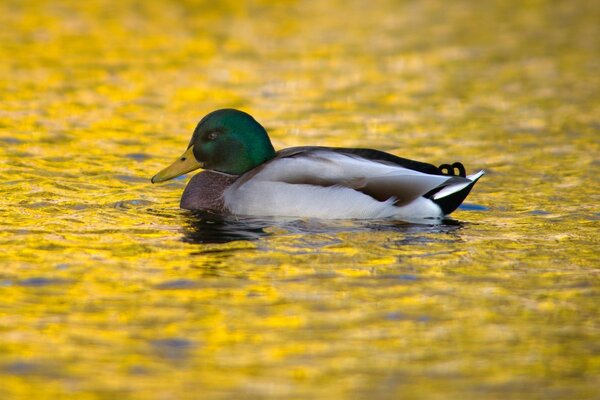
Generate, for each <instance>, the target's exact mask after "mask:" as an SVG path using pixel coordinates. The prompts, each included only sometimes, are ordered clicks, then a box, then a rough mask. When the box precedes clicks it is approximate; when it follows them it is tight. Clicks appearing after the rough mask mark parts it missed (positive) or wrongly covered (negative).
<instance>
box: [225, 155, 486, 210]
mask: <svg viewBox="0 0 600 400" xmlns="http://www.w3.org/2000/svg"><path fill="white" fill-rule="evenodd" d="M480 174H482V172H480V173H479V174H475V175H473V177H475V178H479V176H481V175H480ZM469 178H470V177H469ZM455 182H456V183H455ZM469 183H471V179H465V178H456V177H451V176H446V175H429V174H425V173H421V172H418V171H414V170H411V169H407V168H403V167H400V166H397V165H392V164H387V163H382V162H376V161H373V160H368V159H364V158H361V157H358V156H353V155H347V154H340V153H336V152H333V151H327V150H323V151H318V152H315V153H314V154H311V155H310V156H308V157H304V156H303V157H288V158H281V159H274V160H273V161H271V162H269V163H267V164H265V165H264V166H263V167H262V168H261V169H260V170H259V171H258V172H257V173H256V174H255V175H254V176H252V177H251V178H249V179H240V180H238V181H236V182H235V183H234V184H233V185H232V186H231V187H229V188H228V189H227V190H225V192H224V194H223V200H224V204H225V207H226V208H227V209H228V210H229V211H230V212H231V213H233V214H237V215H249V216H289V217H312V218H334V219H338V218H355V219H380V218H393V219H398V220H405V221H406V220H414V219H423V218H441V217H442V216H443V213H442V210H441V208H440V207H439V206H438V205H437V204H436V203H434V202H433V201H431V200H430V199H427V198H424V197H422V196H423V195H424V194H426V193H427V192H429V191H431V190H433V189H435V188H438V187H440V186H444V185H449V186H447V187H446V188H444V189H442V190H441V191H447V193H446V195H448V194H451V193H454V192H456V191H458V190H460V189H461V188H464V187H465V186H466V185H468V184H469ZM455 186H456V187H457V188H455V189H454V187H455ZM458 186H460V188H458ZM451 188H453V189H452V190H451ZM361 189H362V191H361ZM371 190H374V191H376V192H378V193H382V194H384V195H385V198H386V200H383V201H379V200H377V199H376V198H374V197H372V196H370V195H368V194H365V193H363V192H369V191H371ZM440 197H444V195H442V196H440Z"/></svg>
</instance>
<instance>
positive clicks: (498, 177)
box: [0, 0, 600, 399]
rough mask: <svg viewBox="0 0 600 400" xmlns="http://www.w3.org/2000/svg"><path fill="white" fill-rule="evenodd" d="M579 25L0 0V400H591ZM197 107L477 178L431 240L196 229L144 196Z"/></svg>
mask: <svg viewBox="0 0 600 400" xmlns="http://www.w3.org/2000/svg"><path fill="white" fill-rule="evenodd" d="M599 20H600V9H599V8H598V7H597V5H596V4H594V2H593V1H592V2H586V1H543V0H542V1H519V2H517V1H494V0H490V1H483V2H471V1H467V0H459V1H455V2H444V3H441V2H437V1H434V0H421V1H391V0H390V1H386V0H383V1H380V2H374V3H369V5H368V6H367V5H366V4H365V3H364V2H361V1H350V2H348V1H346V2H342V1H327V2H298V1H291V0H290V1H283V2H269V1H263V0H257V1H248V2H239V1H222V2H218V3H214V2H202V1H201V2H195V1H179V2H167V1H155V2H137V1H133V0H125V1H121V2H109V1H106V0H90V1H86V2H77V1H73V0H64V1H50V2H45V1H36V0H26V1H17V0H6V1H3V2H2V3H1V4H0V26H2V29H0V43H1V46H0V58H1V59H2V60H3V61H2V62H1V63H0V90H1V92H2V102H1V104H2V107H0V181H1V182H2V183H1V184H0V228H1V229H0V246H1V247H2V250H3V251H2V252H0V298H1V299H2V301H0V382H1V384H0V398H2V399H31V398H36V399H57V398H77V399H88V398H89V399H98V398H100V399H103V398H106V399H205V398H216V399H219V398H232V397H237V398H252V399H254V398H366V397H368V398H403V399H420V398H426V399H442V398H461V397H462V398H486V399H506V398H511V399H514V398H564V399H574V398H577V399H586V398H589V399H592V398H597V397H598V387H600V347H599V344H598V343H600V325H599V321H600V315H599V312H598V304H599V302H600V273H599V272H600V269H599V267H598V249H599V248H600V239H599V235H598V231H599V229H598V228H599V227H600V209H599V207H598V204H600V195H599V192H598V184H599V181H598V177H597V174H596V170H597V168H598V167H599V166H600V163H599V159H598V155H599V154H600V140H599V139H600V134H599V129H600V96H598V93H599V89H600V85H599V83H600V75H599V74H598V73H597V71H598V70H600V48H599V42H598V39H597V38H598V37H600V31H599V30H600V24H598V21H599ZM221 107H238V108H242V109H244V110H245V111H248V112H250V113H251V114H253V115H254V116H255V117H256V118H257V119H258V120H259V121H261V122H262V123H264V124H265V126H266V127H267V129H268V130H269V132H270V134H271V136H272V138H273V142H274V144H275V146H276V147H277V148H283V147H288V146H295V145H326V146H344V147H375V148H379V149H382V150H386V151H390V152H393V153H395V154H398V155H401V156H404V157H408V158H413V159H418V160H423V161H428V162H431V163H434V164H441V163H444V162H448V161H458V160H460V161H462V162H463V163H464V164H465V165H466V166H467V168H468V170H469V171H474V170H477V169H480V168H482V169H485V170H486V171H487V175H486V176H484V177H483V178H482V180H481V181H480V182H479V183H478V185H477V187H476V188H475V189H474V190H473V192H472V194H471V195H470V197H469V199H468V204H467V205H466V207H464V209H462V210H459V211H457V212H456V213H455V214H453V218H454V220H453V222H452V221H451V222H449V223H447V224H445V225H440V226H412V225H405V224H398V223H391V222H388V221H369V222H356V221H329V222H327V221H318V220H310V219H309V220H300V221H298V220H277V221H274V220H243V221H240V220H223V221H213V220H207V219H206V218H204V217H203V216H199V215H194V214H191V213H189V212H186V211H182V210H180V209H179V208H178V202H179V197H180V195H181V192H182V190H183V188H184V186H185V182H186V181H187V178H182V179H177V180H175V181H173V182H170V183H166V184H162V185H151V184H150V183H149V178H150V177H151V176H152V175H153V174H154V173H155V172H156V171H158V170H159V169H160V168H162V167H163V166H165V165H166V164H167V163H169V162H170V161H171V159H173V157H176V156H177V155H178V154H180V153H181V151H182V150H183V149H184V146H185V144H186V143H187V142H188V140H189V135H190V134H191V131H192V130H193V128H194V126H195V124H196V123H197V121H198V119H199V118H200V117H202V116H203V115H204V114H206V113H208V112H209V111H212V110H214V109H217V108H221Z"/></svg>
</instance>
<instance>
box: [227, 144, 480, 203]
mask: <svg viewBox="0 0 600 400" xmlns="http://www.w3.org/2000/svg"><path fill="white" fill-rule="evenodd" d="M246 175H248V176H244V177H243V179H242V180H240V181H238V182H236V184H239V185H242V184H243V183H244V181H247V180H250V179H252V180H259V181H272V182H283V183H289V184H305V185H313V186H325V187H329V186H338V187H339V186H341V187H347V188H351V189H354V190H357V191H360V192H362V193H364V194H366V195H369V196H371V197H373V198H374V199H377V200H379V201H386V200H389V199H392V198H393V199H394V201H395V204H396V205H404V204H407V203H410V202H411V201H413V200H414V199H416V198H418V197H420V196H423V195H425V194H427V193H429V192H432V191H435V190H441V189H443V188H444V187H446V186H449V185H456V184H461V183H467V182H469V181H468V180H467V179H466V178H462V177H456V176H446V175H432V174H426V173H423V172H419V171H415V170H412V169H408V168H404V167H401V166H397V165H392V164H389V163H383V162H378V161H374V160H370V159H366V158H363V157H360V156H358V155H353V154H347V153H340V152H336V151H334V150H329V149H323V148H314V149H311V148H302V149H301V150H298V151H295V152H288V153H287V154H284V155H283V156H278V157H276V158H275V159H273V160H271V161H270V162H268V163H266V164H263V165H262V166H261V167H258V168H257V169H256V170H255V171H252V172H251V173H249V174H246Z"/></svg>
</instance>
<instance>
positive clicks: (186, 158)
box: [152, 109, 275, 183]
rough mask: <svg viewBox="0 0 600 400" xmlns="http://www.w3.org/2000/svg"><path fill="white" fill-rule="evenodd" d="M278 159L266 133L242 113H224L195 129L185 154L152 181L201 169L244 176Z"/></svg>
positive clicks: (233, 111) (227, 111)
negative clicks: (271, 160) (273, 159)
mask: <svg viewBox="0 0 600 400" xmlns="http://www.w3.org/2000/svg"><path fill="white" fill-rule="evenodd" d="M273 157H275V149H273V145H272V144H271V141H270V140H269V136H268V135H267V131H266V130H265V128H263V127H262V125H260V124H259V123H258V122H256V120H255V119H254V118H252V116H250V115H249V114H246V113H245V112H243V111H239V110H234V109H223V110H217V111H213V112H211V113H210V114H208V115H207V116H206V117H204V118H202V120H201V121H200V122H199V123H198V126H196V129H195V130H194V134H193V135H192V139H191V140H190V144H189V145H188V148H187V150H186V152H185V153H183V154H182V155H181V157H179V159H178V160H177V161H175V162H174V163H173V164H172V165H170V166H169V167H167V168H165V169H163V170H162V171H160V172H159V173H158V174H156V175H155V176H154V177H153V178H152V183H156V182H163V181H166V180H169V179H173V178H175V177H178V176H179V175H183V174H185V173H188V172H190V171H193V170H195V169H198V168H204V169H209V170H212V171H219V172H224V173H226V174H231V175H241V174H243V173H244V172H247V171H249V170H251V169H252V168H254V167H256V166H258V165H260V164H262V163H264V162H265V161H268V160H270V159H272V158H273Z"/></svg>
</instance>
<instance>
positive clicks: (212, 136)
mask: <svg viewBox="0 0 600 400" xmlns="http://www.w3.org/2000/svg"><path fill="white" fill-rule="evenodd" d="M217 135H218V133H217V132H208V135H206V138H207V139H208V140H215V139H216V138H217Z"/></svg>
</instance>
